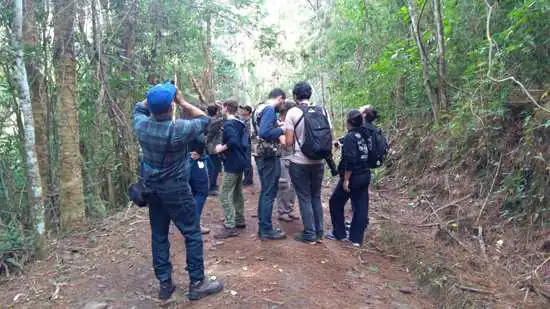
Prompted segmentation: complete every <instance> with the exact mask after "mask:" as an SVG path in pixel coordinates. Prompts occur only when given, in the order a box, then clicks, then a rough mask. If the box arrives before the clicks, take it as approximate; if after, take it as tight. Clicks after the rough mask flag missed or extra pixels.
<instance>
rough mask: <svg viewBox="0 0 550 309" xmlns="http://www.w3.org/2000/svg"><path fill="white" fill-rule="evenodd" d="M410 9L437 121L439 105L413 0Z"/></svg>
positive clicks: (428, 93) (425, 81) (425, 79)
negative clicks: (431, 81) (431, 80)
mask: <svg viewBox="0 0 550 309" xmlns="http://www.w3.org/2000/svg"><path fill="white" fill-rule="evenodd" d="M407 4H408V9H409V18H410V20H411V33H412V35H413V37H414V39H415V41H416V45H417V46H418V52H419V54H420V60H421V61H422V73H423V77H424V89H425V90H426V95H427V96H428V100H429V101H430V104H431V105H432V111H433V115H434V119H437V112H438V110H439V109H438V104H437V101H436V98H435V94H434V90H433V87H432V85H431V83H430V66H429V64H428V55H426V52H425V49H424V43H422V37H421V36H420V33H419V31H418V27H419V26H418V22H419V21H417V20H416V14H415V11H414V1H413V0H407Z"/></svg>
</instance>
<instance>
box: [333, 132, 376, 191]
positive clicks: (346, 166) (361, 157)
mask: <svg viewBox="0 0 550 309" xmlns="http://www.w3.org/2000/svg"><path fill="white" fill-rule="evenodd" d="M367 142H368V131H367V130H366V129H365V128H364V127H359V128H354V129H351V130H349V131H348V133H346V135H345V136H344V139H343V145H342V158H341V160H340V164H338V172H339V173H340V175H341V176H343V175H344V172H346V171H351V180H350V184H352V183H353V182H354V180H355V184H357V185H360V183H361V186H363V185H365V183H366V185H368V183H369V182H370V169H369V161H368V158H369V148H368V144H367Z"/></svg>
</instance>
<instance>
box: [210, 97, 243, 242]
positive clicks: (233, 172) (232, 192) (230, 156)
mask: <svg viewBox="0 0 550 309" xmlns="http://www.w3.org/2000/svg"><path fill="white" fill-rule="evenodd" d="M238 108H239V103H238V102H237V101H235V100H227V101H225V102H224V103H223V113H224V117H225V121H224V123H223V138H222V143H220V144H218V145H217V146H216V148H215V152H216V153H217V154H223V168H224V171H223V178H222V179H223V180H222V187H221V192H220V202H221V204H222V207H223V214H224V217H225V222H224V229H223V230H222V231H221V232H220V233H218V234H216V235H214V238H218V239H223V238H229V237H234V236H238V235H239V231H238V229H244V228H246V224H245V218H244V197H243V172H244V170H245V169H247V168H250V137H249V136H248V133H247V131H246V126H245V124H244V123H243V122H242V121H241V120H240V119H238V118H237V117H236V114H237V110H238Z"/></svg>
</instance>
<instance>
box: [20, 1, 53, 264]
mask: <svg viewBox="0 0 550 309" xmlns="http://www.w3.org/2000/svg"><path fill="white" fill-rule="evenodd" d="M14 8H15V11H14V19H13V29H12V30H13V46H14V49H15V78H16V80H17V86H18V88H19V101H20V102H21V110H22V112H23V118H24V122H25V123H24V125H25V126H24V131H25V153H26V161H27V178H28V181H29V187H30V190H29V205H30V208H31V214H32V218H33V225H34V231H35V234H36V249H37V253H38V255H39V256H40V257H41V256H43V254H44V251H45V250H44V246H45V242H44V238H45V223H44V200H43V198H42V182H41V180H40V167H39V165H38V159H37V155H36V148H35V135H34V120H33V113H32V106H31V94H30V90H29V83H28V80H27V70H26V68H25V63H24V60H23V48H22V47H21V41H22V36H23V1H22V0H15V1H14Z"/></svg>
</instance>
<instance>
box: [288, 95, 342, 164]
mask: <svg viewBox="0 0 550 309" xmlns="http://www.w3.org/2000/svg"><path fill="white" fill-rule="evenodd" d="M301 104H308V105H310V103H309V102H308V101H302V102H301ZM303 114H304V113H303V112H302V110H301V109H300V108H299V107H293V108H291V109H290V110H289V111H288V112H287V114H286V118H285V125H284V128H285V130H289V131H293V132H294V154H293V155H292V156H291V157H290V162H292V163H296V164H304V165H313V164H324V160H312V159H310V158H308V157H306V156H305V155H304V154H303V153H302V149H301V148H300V145H301V144H303V141H304V120H303V119H302V121H300V123H299V124H298V126H296V123H298V121H299V120H300V118H302V116H303ZM325 115H326V116H327V120H328V123H329V125H330V128H331V129H332V122H331V120H330V116H329V114H328V113H327V112H326V110H325ZM295 126H296V130H295V129H294V127H295ZM298 141H299V142H300V143H298Z"/></svg>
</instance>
